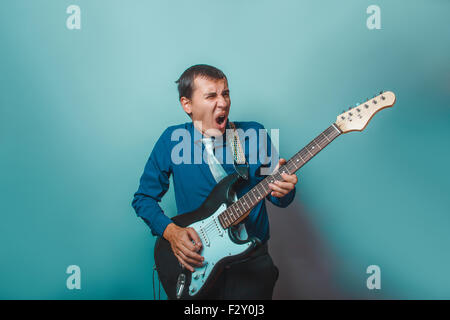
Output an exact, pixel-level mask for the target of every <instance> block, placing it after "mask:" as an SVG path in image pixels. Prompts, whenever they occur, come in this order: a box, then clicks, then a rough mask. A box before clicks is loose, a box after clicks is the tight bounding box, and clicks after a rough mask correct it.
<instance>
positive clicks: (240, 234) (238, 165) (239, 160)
mask: <svg viewBox="0 0 450 320" xmlns="http://www.w3.org/2000/svg"><path fill="white" fill-rule="evenodd" d="M229 124H230V127H231V129H233V130H231V131H232V132H231V133H230V132H229V131H227V140H228V145H229V146H230V147H231V149H232V152H233V158H234V162H233V165H234V169H235V170H236V172H237V173H238V174H239V175H240V176H241V177H242V178H244V179H245V180H248V174H249V166H248V163H247V160H246V159H245V153H244V149H243V148H242V145H241V140H240V139H239V135H238V133H237V130H236V126H235V125H234V123H233V122H231V121H230V122H229ZM234 200H235V201H237V196H236V194H234ZM233 232H234V234H235V236H236V237H237V238H239V239H241V240H247V239H248V234H247V230H246V229H245V224H244V223H240V224H239V225H238V226H236V227H235V228H234V229H233Z"/></svg>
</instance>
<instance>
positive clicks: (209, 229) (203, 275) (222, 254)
mask: <svg viewBox="0 0 450 320" xmlns="http://www.w3.org/2000/svg"><path fill="white" fill-rule="evenodd" d="M226 208H227V206H226V204H225V203H223V204H222V205H221V206H220V207H219V209H217V210H216V212H214V214H212V215H211V216H209V217H208V218H206V219H203V220H200V221H197V222H195V223H193V224H191V225H189V227H191V228H193V229H194V230H195V231H196V232H197V234H198V235H199V237H200V239H201V240H202V251H201V255H202V256H203V257H204V258H205V260H204V263H203V266H202V267H195V268H194V272H193V273H192V278H191V284H190V286H189V295H191V296H192V295H195V294H196V293H197V292H198V291H199V290H200V289H201V288H202V287H203V285H204V284H205V282H206V280H207V279H208V277H209V275H210V274H211V271H212V270H213V268H214V266H215V265H216V264H217V263H218V262H220V260H222V259H224V258H226V257H227V256H235V255H238V254H240V253H242V252H244V251H245V250H247V249H248V248H249V247H250V246H251V245H252V242H251V241H248V242H242V243H236V242H234V241H233V240H231V238H230V235H229V232H230V230H229V229H227V230H225V229H223V228H222V226H221V224H220V222H219V219H218V216H219V214H220V213H222V212H223V211H224V210H225V209H226Z"/></svg>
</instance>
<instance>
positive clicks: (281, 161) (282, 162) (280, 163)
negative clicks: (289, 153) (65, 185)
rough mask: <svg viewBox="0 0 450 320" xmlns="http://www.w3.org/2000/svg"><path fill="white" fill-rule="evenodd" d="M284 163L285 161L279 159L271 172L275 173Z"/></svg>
mask: <svg viewBox="0 0 450 320" xmlns="http://www.w3.org/2000/svg"><path fill="white" fill-rule="evenodd" d="M285 163H286V159H283V158H280V159H279V160H278V164H277V165H276V167H275V169H274V170H273V172H277V171H278V169H280V166H282V165H283V164H285Z"/></svg>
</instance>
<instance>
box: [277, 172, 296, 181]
mask: <svg viewBox="0 0 450 320" xmlns="http://www.w3.org/2000/svg"><path fill="white" fill-rule="evenodd" d="M281 177H282V178H283V180H284V181H287V182H291V183H293V184H296V183H297V182H298V177H297V175H296V174H287V173H282V174H281Z"/></svg>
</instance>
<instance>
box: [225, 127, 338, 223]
mask: <svg viewBox="0 0 450 320" xmlns="http://www.w3.org/2000/svg"><path fill="white" fill-rule="evenodd" d="M341 133H342V132H341V131H340V130H339V129H338V127H337V126H336V125H335V124H334V123H333V124H332V125H331V126H329V127H328V128H327V129H326V130H325V131H323V132H322V133H321V134H319V135H318V136H317V137H315V138H314V139H313V140H312V141H311V142H310V143H308V144H307V145H306V147H304V148H303V149H301V150H300V151H299V152H297V153H296V154H295V155H294V156H293V157H292V158H290V159H289V160H288V161H287V162H286V164H284V165H283V166H280V168H279V169H278V170H277V171H276V172H275V173H273V174H271V175H268V176H267V177H266V178H264V179H263V180H262V181H261V182H260V183H258V184H257V185H256V186H254V187H253V188H252V189H251V190H250V191H249V192H247V193H246V194H245V195H244V196H242V197H241V198H240V199H239V200H238V201H236V202H234V203H233V204H232V205H231V206H229V207H228V208H227V209H226V210H225V211H224V212H222V213H221V214H220V215H219V221H220V223H221V224H222V227H223V228H225V229H226V228H228V227H230V226H232V225H235V224H237V223H239V222H241V221H242V220H243V219H244V218H245V217H247V216H248V214H249V213H250V211H251V209H252V208H253V207H254V206H255V205H257V204H258V203H259V202H260V201H261V200H263V199H264V198H265V197H266V196H267V195H268V194H269V193H270V192H271V190H270V188H269V183H273V182H275V181H276V180H278V181H282V180H283V178H282V177H281V173H283V172H286V173H287V174H293V173H294V172H296V171H297V170H298V169H300V168H301V167H303V166H304V165H305V164H306V163H307V162H308V161H309V160H311V159H312V158H313V157H314V156H315V155H316V154H318V153H319V152H320V151H321V150H322V149H324V148H325V147H326V146H327V145H328V144H329V143H330V142H331V141H333V140H334V139H336V138H337V137H338V136H339V135H340V134H341Z"/></svg>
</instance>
